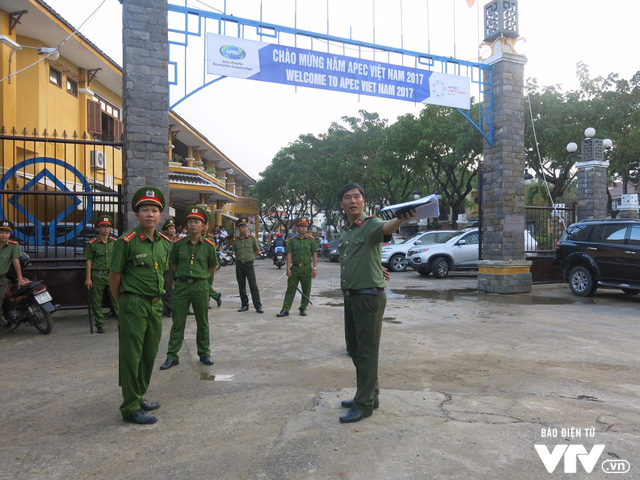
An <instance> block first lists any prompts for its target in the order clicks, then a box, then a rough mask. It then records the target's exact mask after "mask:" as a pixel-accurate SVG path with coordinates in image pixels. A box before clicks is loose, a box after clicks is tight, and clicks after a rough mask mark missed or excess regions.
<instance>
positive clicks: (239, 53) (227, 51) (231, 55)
mask: <svg viewBox="0 0 640 480" xmlns="http://www.w3.org/2000/svg"><path fill="white" fill-rule="evenodd" d="M220 55H222V56H223V57H225V58H228V59H229V60H242V59H243V58H244V57H246V56H247V52H245V51H244V50H243V49H242V48H240V47H237V46H235V45H224V46H222V47H220Z"/></svg>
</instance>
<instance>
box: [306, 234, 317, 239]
mask: <svg viewBox="0 0 640 480" xmlns="http://www.w3.org/2000/svg"><path fill="white" fill-rule="evenodd" d="M307 237H309V238H313V239H314V240H315V239H316V237H314V236H313V235H307Z"/></svg>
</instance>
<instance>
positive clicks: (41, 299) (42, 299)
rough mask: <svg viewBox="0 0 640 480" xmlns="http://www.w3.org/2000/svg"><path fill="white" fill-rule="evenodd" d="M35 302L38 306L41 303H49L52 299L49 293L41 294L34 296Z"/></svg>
mask: <svg viewBox="0 0 640 480" xmlns="http://www.w3.org/2000/svg"><path fill="white" fill-rule="evenodd" d="M35 298H36V302H38V303H39V304H40V305H42V304H43V303H47V302H50V301H51V300H53V298H51V295H49V292H43V293H41V294H39V295H36V297H35Z"/></svg>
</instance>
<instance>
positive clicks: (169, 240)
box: [158, 232, 171, 242]
mask: <svg viewBox="0 0 640 480" xmlns="http://www.w3.org/2000/svg"><path fill="white" fill-rule="evenodd" d="M158 235H160V236H161V237H162V238H164V239H165V240H166V241H167V242H171V239H170V238H169V237H167V236H166V235H165V234H164V233H162V232H158Z"/></svg>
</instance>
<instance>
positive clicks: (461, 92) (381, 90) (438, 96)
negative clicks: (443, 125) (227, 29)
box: [207, 33, 470, 110]
mask: <svg viewBox="0 0 640 480" xmlns="http://www.w3.org/2000/svg"><path fill="white" fill-rule="evenodd" d="M207 73H208V74H211V75H225V76H228V77H237V78H246V79H250V80H260V81H263V82H272V83H282V84H285V85H297V86H301V87H311V88H320V89H323V90H334V91H339V92H346V93H356V94H360V95H371V96H374V97H384V98H393V99H396V100H407V101H410V102H418V103H428V104H432V105H441V106H444V107H455V108H461V109H465V110H468V109H469V107H470V94H469V86H470V85H469V79H468V78H467V77H460V76H456V75H448V74H445V73H439V72H432V71H429V70H422V69H418V68H410V67H403V66H398V65H393V64H389V63H381V62H375V61H373V60H364V59H360V58H354V57H347V56H343V55H335V54H331V53H323V52H316V51H313V50H304V49H301V48H294V47H287V46H282V45H275V44H272V43H263V42H256V41H253V40H244V39H241V38H236V37H227V36H223V35H216V34H212V33H209V34H207Z"/></svg>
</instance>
